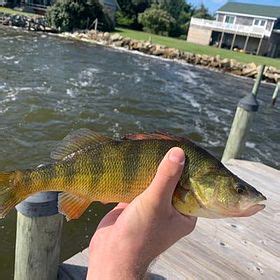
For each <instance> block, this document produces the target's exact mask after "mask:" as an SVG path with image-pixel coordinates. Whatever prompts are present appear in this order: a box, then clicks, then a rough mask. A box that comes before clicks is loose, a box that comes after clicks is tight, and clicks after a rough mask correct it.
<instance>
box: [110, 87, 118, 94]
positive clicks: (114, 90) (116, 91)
mask: <svg viewBox="0 0 280 280" xmlns="http://www.w3.org/2000/svg"><path fill="white" fill-rule="evenodd" d="M108 89H109V94H110V95H116V94H117V93H119V90H118V89H117V88H116V87H115V86H109V87H108Z"/></svg>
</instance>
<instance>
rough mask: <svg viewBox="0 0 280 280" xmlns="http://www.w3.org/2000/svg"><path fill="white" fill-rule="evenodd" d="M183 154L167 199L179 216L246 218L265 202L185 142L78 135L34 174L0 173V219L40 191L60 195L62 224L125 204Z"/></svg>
mask: <svg viewBox="0 0 280 280" xmlns="http://www.w3.org/2000/svg"><path fill="white" fill-rule="evenodd" d="M174 146H177V147H180V148H182V149H183V150H184V151H185V155H186V163H185V167H184V171H183V174H182V176H181V179H180V181H179V183H178V186H177V188H176V190H175V193H174V195H173V205H174V207H175V208H176V209H177V210H178V211H179V212H180V213H182V214H184V215H192V216H197V217H207V218H225V217H242V216H250V215H253V214H255V213H257V212H258V211H260V210H261V209H263V208H264V205H262V204H258V203H259V202H261V201H263V200H265V199H266V198H265V197H264V196H263V195H262V194H261V193H260V192H258V191H257V190H256V189H254V188H253V187H252V186H250V185H249V184H247V183H246V182H244V181H242V180H241V179H239V178H238V177H237V176H235V175H234V174H232V173H231V172H230V171H229V170H228V169H226V167H225V166H224V165H223V164H222V163H221V162H220V161H218V160H217V159H216V158H215V157H213V156H212V155H210V154H209V153H208V152H207V151H205V150H204V149H202V148H200V147H199V146H197V145H196V144H194V143H193V142H191V141H190V140H188V139H187V138H183V137H177V136H172V135H168V134H161V133H152V134H134V135H128V136H125V137H124V138H122V139H121V140H113V139H111V138H108V137H105V136H102V135H99V134H96V133H94V132H92V131H91V130H88V129H80V130H78V131H75V132H73V133H71V134H69V135H68V136H66V137H65V138H64V140H63V141H62V142H61V143H60V144H59V146H58V147H57V148H56V150H55V151H53V152H52V154H51V157H52V159H54V160H55V162H54V163H52V164H48V165H45V166H41V167H37V168H35V169H26V170H17V171H12V172H8V173H0V218H3V217H5V215H6V214H7V213H8V212H9V210H10V209H11V208H13V207H14V206H15V205H16V204H18V203H19V202H21V201H22V200H24V199H25V198H27V197H28V196H30V195H31V194H34V193H36V192H41V191H60V192H63V193H61V194H60V195H59V201H58V208H59V211H60V212H61V213H63V214H65V215H66V217H67V219H68V220H70V219H77V218H79V217H80V216H81V215H82V214H83V212H84V211H85V210H86V208H87V207H88V206H89V205H90V204H91V203H92V202H93V201H102V202H106V203H107V202H130V201H132V200H133V199H134V198H135V197H136V196H137V195H139V194H140V193H141V192H143V190H145V189H146V188H147V186H148V185H149V184H150V182H151V181H152V179H153V177H154V175H155V173H156V170H157V167H158V165H159V163H160V161H161V160H162V158H163V157H164V155H165V153H166V152H167V151H168V150H169V149H170V148H172V147H174Z"/></svg>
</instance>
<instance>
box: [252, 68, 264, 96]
mask: <svg viewBox="0 0 280 280" xmlns="http://www.w3.org/2000/svg"><path fill="white" fill-rule="evenodd" d="M264 69H265V65H261V66H260V68H259V72H258V76H257V78H256V81H255V84H254V87H253V90H252V94H253V95H255V96H257V94H258V91H259V87H260V84H261V81H262V77H263V72H264Z"/></svg>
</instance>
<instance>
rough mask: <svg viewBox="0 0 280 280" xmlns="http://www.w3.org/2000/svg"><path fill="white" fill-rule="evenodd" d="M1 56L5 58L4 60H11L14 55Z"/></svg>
mask: <svg viewBox="0 0 280 280" xmlns="http://www.w3.org/2000/svg"><path fill="white" fill-rule="evenodd" d="M3 58H4V59H5V60H12V59H14V58H15V56H14V55H12V56H5V55H4V56H3Z"/></svg>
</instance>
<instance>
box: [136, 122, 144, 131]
mask: <svg viewBox="0 0 280 280" xmlns="http://www.w3.org/2000/svg"><path fill="white" fill-rule="evenodd" d="M135 124H136V125H137V127H138V129H140V130H143V129H144V127H143V126H142V123H141V121H136V122H135Z"/></svg>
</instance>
